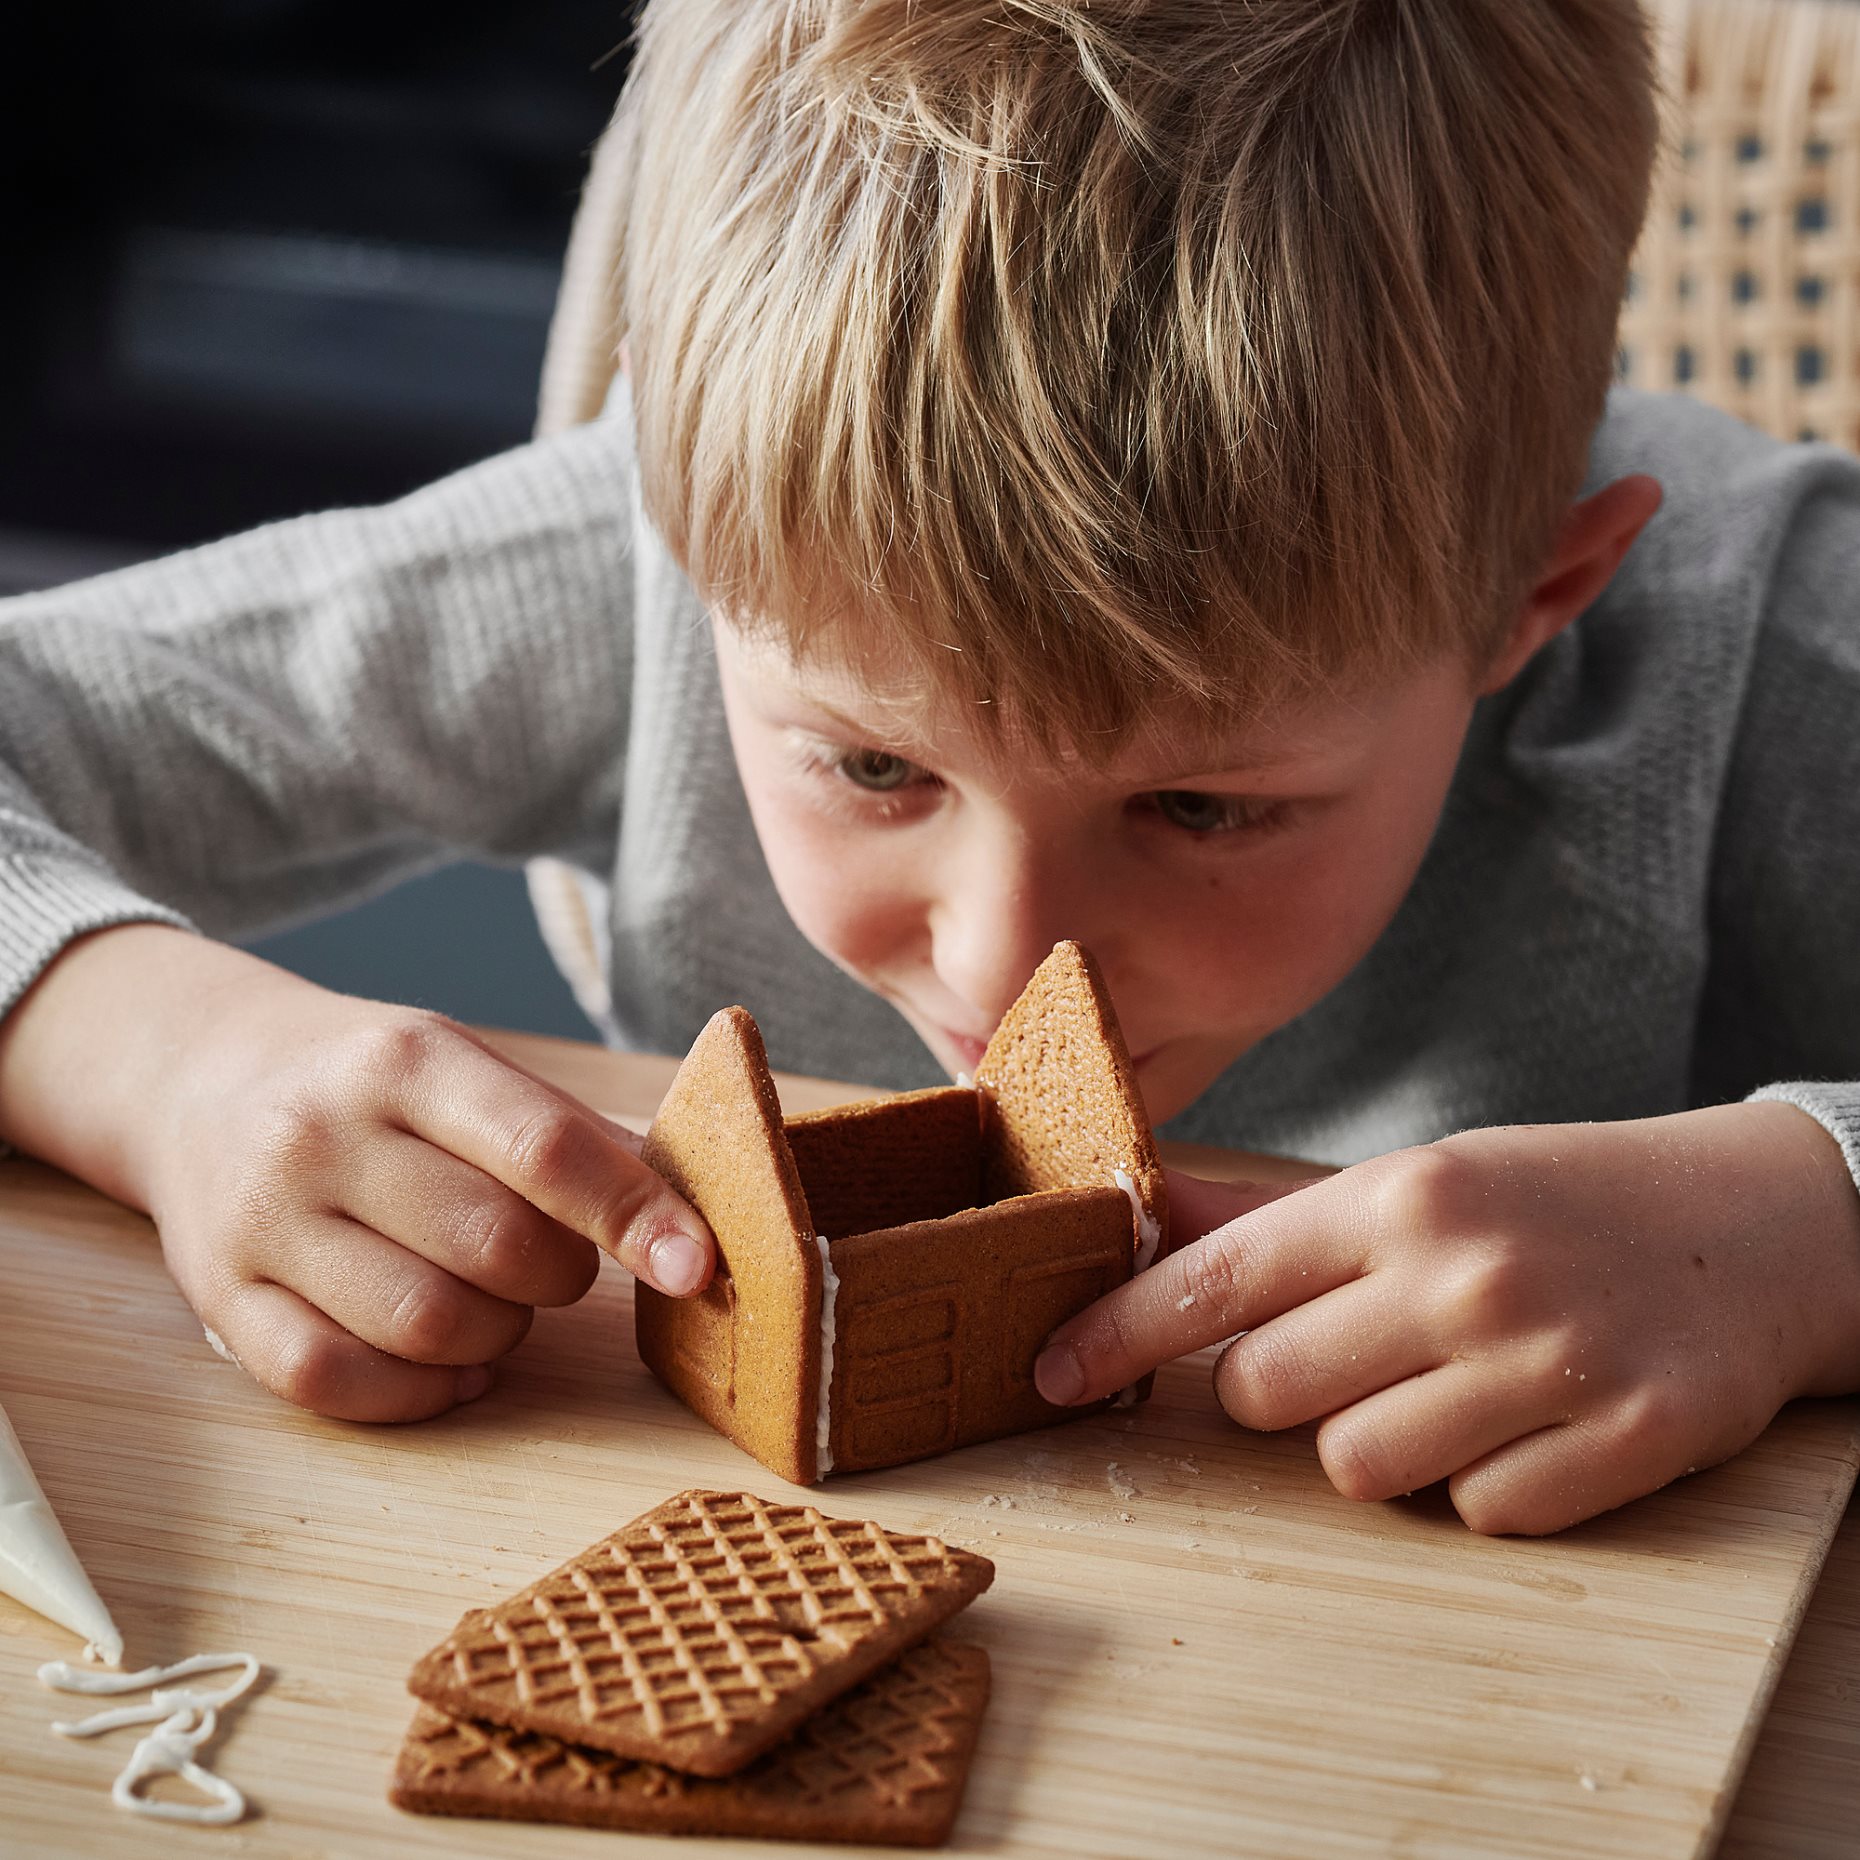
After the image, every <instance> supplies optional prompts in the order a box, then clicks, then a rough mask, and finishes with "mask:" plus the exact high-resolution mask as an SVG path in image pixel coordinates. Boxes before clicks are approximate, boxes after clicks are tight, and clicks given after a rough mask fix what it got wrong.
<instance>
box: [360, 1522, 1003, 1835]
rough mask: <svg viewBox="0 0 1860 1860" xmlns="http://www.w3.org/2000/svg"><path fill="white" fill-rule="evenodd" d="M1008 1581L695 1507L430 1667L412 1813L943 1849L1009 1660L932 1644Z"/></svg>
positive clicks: (423, 1672)
mask: <svg viewBox="0 0 1860 1860" xmlns="http://www.w3.org/2000/svg"><path fill="white" fill-rule="evenodd" d="M993 1580H994V1565H993V1564H992V1563H990V1562H989V1561H988V1559H987V1558H986V1557H981V1556H976V1555H973V1554H972V1553H971V1552H969V1551H966V1550H957V1549H953V1548H951V1547H950V1546H948V1545H946V1544H943V1543H940V1542H938V1541H937V1539H935V1538H934V1537H906V1536H900V1535H899V1534H898V1533H896V1532H893V1531H887V1530H885V1529H884V1528H883V1527H882V1526H880V1525H877V1524H871V1523H862V1522H857V1521H852V1520H847V1519H838V1518H828V1517H825V1516H823V1515H822V1514H821V1513H820V1512H818V1511H816V1510H814V1509H813V1508H812V1507H811V1506H802V1505H776V1504H770V1503H768V1502H767V1501H765V1500H763V1499H759V1498H756V1497H753V1496H752V1495H750V1494H748V1493H741V1492H739V1493H721V1492H684V1493H681V1494H680V1495H679V1496H678V1497H676V1498H673V1499H668V1500H667V1501H666V1502H665V1503H664V1504H662V1505H660V1506H657V1507H656V1508H655V1509H654V1510H652V1511H649V1512H647V1513H646V1514H645V1515H644V1516H643V1517H641V1518H638V1519H636V1520H635V1521H634V1522H633V1523H631V1524H629V1525H627V1526H626V1527H625V1528H624V1529H623V1530H620V1531H617V1532H615V1534H614V1535H613V1536H611V1537H608V1538H605V1539H603V1540H602V1541H601V1542H600V1543H597V1544H594V1545H593V1546H591V1547H590V1548H589V1549H587V1550H584V1551H583V1552H582V1553H581V1554H580V1555H579V1556H577V1557H574V1558H572V1559H570V1561H568V1562H567V1563H565V1564H563V1565H562V1567H561V1568H560V1569H558V1570H556V1571H555V1572H554V1573H553V1574H551V1575H548V1576H545V1577H544V1578H543V1579H542V1580H541V1581H540V1582H537V1583H534V1584H532V1585H531V1586H530V1587H529V1588H527V1589H525V1590H524V1591H523V1592H522V1593H521V1594H520V1595H516V1596H513V1597H511V1598H510V1600H508V1601H506V1602H503V1603H501V1604H499V1605H498V1606H497V1607H495V1608H490V1609H475V1610H473V1611H472V1612H471V1613H470V1614H468V1615H466V1616H465V1617H464V1619H463V1620H461V1621H460V1622H459V1624H458V1626H457V1627H456V1628H454V1629H453V1631H452V1632H451V1634H449V1635H448V1636H447V1637H446V1639H445V1640H444V1641H443V1642H441V1643H440V1645H439V1646H437V1647H435V1648H434V1649H433V1651H432V1652H431V1653H429V1654H427V1655H426V1657H425V1658H424V1659H422V1660H421V1661H420V1662H419V1663H418V1664H417V1665H416V1666H415V1667H414V1669H413V1672H412V1674H411V1675H410V1677H409V1679H408V1681H407V1684H408V1689H409V1690H410V1691H411V1692H412V1693H413V1694H414V1696H415V1697H416V1698H418V1699H420V1700H421V1701H422V1703H421V1706H420V1709H419V1711H418V1712H417V1714H416V1715H415V1717H414V1721H413V1724H412V1726H411V1727H410V1729H409V1730H408V1733H407V1739H406V1742H405V1744H404V1745H403V1746H402V1749H401V1754H400V1762H399V1765H398V1767H397V1768H396V1771H395V1775H394V1783H393V1787H392V1789H391V1790H390V1797H391V1799H392V1800H393V1801H394V1802H395V1803H396V1804H397V1805H398V1806H400V1807H402V1808H407V1809H413V1810H415V1811H417V1812H419V1813H422V1814H436V1815H483V1816H494V1817H497V1818H500V1819H503V1820H520V1821H556V1822H566V1823H570V1824H573V1825H576V1826H581V1827H596V1828H622V1829H631V1830H638V1831H657V1832H663V1833H687V1834H719V1835H724V1834H736V1835H759V1836H764V1837H772V1838H786V1839H793V1840H812V1841H876V1842H887V1843H892V1844H897V1845H909V1846H934V1845H935V1844H936V1843H938V1842H939V1841H942V1840H943V1839H945V1838H946V1837H947V1835H948V1833H949V1830H950V1827H951V1824H952V1823H953V1822H954V1820H955V1818H956V1810H957V1808H958V1806H959V1804H960V1802H961V1799H962V1789H963V1784H964V1782H965V1781H966V1780H967V1776H968V1768H969V1760H970V1757H971V1756H972V1754H973V1752H974V1748H975V1740H976V1734H977V1731H978V1729H979V1727H980V1723H981V1714H982V1709H983V1706H984V1705H985V1703H986V1702H987V1697H988V1656H987V1655H986V1654H985V1653H984V1652H983V1651H982V1650H981V1649H980V1648H979V1647H970V1646H962V1645H958V1644H955V1643H951V1642H947V1641H943V1640H939V1639H931V1638H930V1636H931V1635H932V1634H933V1633H934V1631H935V1630H936V1629H937V1628H938V1627H940V1626H941V1625H942V1624H943V1623H944V1622H946V1621H947V1620H949V1618H950V1617H951V1616H952V1615H954V1614H956V1613H957V1612H958V1611H959V1610H961V1609H962V1608H964V1607H966V1606H967V1605H968V1604H969V1603H970V1602H971V1601H973V1600H974V1598H975V1597H976V1596H977V1595H979V1594H980V1593H981V1592H982V1590H984V1589H985V1588H987V1587H988V1585H989V1583H990V1582H992V1581H993Z"/></svg>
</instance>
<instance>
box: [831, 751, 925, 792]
mask: <svg viewBox="0 0 1860 1860" xmlns="http://www.w3.org/2000/svg"><path fill="white" fill-rule="evenodd" d="M835 766H836V767H837V769H838V771H839V773H840V774H841V775H843V776H844V777H845V778H846V779H847V780H848V781H849V782H851V783H852V785H853V786H854V787H855V788H864V789H867V790H868V791H869V792H871V793H873V794H889V793H890V792H891V791H892V790H893V789H894V788H902V787H904V786H905V785H906V784H907V783H908V782H910V781H911V780H913V779H914V778H915V777H916V776H917V775H919V774H920V773H921V772H922V771H921V770H920V769H919V768H918V766H917V764H916V763H915V762H906V761H905V759H904V758H903V757H902V756H894V755H891V754H889V753H888V752H887V751H885V750H883V749H855V750H853V751H852V752H851V754H849V755H844V756H840V757H838V758H837V759H836V763H835Z"/></svg>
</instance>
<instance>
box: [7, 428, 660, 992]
mask: <svg viewBox="0 0 1860 1860" xmlns="http://www.w3.org/2000/svg"><path fill="white" fill-rule="evenodd" d="M633 520H634V474H633V469H632V453H631V440H630V434H629V433H628V431H627V428H626V424H625V423H624V422H622V421H618V420H613V421H603V422H600V423H598V424H597V425H594V426H590V427H586V428H582V429H579V430H577V431H575V432H572V433H569V434H566V435H564V436H562V437H560V438H558V439H553V440H549V441H545V442H541V443H538V444H536V445H532V446H526V447H523V448H520V449H519V450H517V451H514V452H511V453H507V454H505V455H503V456H501V457H498V458H494V459H491V460H488V461H486V462H485V463H483V464H481V465H477V466H474V467H472V468H471V469H469V470H467V471H464V472H461V473H459V474H458V475H456V476H455V477H452V478H449V479H446V480H444V481H443V482H441V483H439V484H437V485H434V486H431V487H429V488H427V489H425V490H422V491H419V492H416V493H415V494H414V495H412V496H411V497H408V498H405V499H403V500H401V501H400V502H398V503H395V504H390V505H387V506H384V507H382V508H380V509H377V510H364V511H336V512H331V513H327V514H324V515H320V516H314V517H306V518H300V519H296V520H293V521H290V522H285V523H279V524H274V525H271V526H269V527H267V528H264V529H261V530H256V531H253V532H251V533H250V534H248V535H244V536H238V537H234V538H232V539H230V540H228V541H225V542H221V543H216V544H212V545H210V546H208V547H206V548H203V549H197V550H192V551H189V552H187V553H185V554H182V555H177V556H173V557H170V558H168V559H167V560H164V561H160V562H155V563H150V564H148V565H145V566H142V567H137V568H131V569H127V570H124V571H122V572H120V573H116V574H112V575H106V576H102V577H99V578H98V579H96V580H93V581H88V582H80V583H76V584H73V585H71V586H68V587H63V588H56V589H52V590H49V591H47V592H44V593H40V594H33V595H26V596H22V597H18V598H15V599H13V600H9V601H0V1012H5V1011H7V1010H9V1009H10V1008H11V1007H12V1005H13V1004H14V1002H16V1001H17V1000H18V999H19V997H20V996H21V994H22V993H23V992H24V991H25V990H26V988H27V987H29V986H30V984H31V983H32V981H33V980H34V978H35V977H36V976H37V974H38V973H39V971H40V970H41V969H42V968H43V967H44V966H45V965H46V964H47V963H48V962H49V961H50V960H51V959H52V958H53V957H54V956H55V955H56V954H57V953H58V951H59V950H60V949H61V948H62V947H63V946H64V945H65V944H66V943H67V942H69V941H70V940H71V939H72V938H73V937H75V936H78V935H80V934H83V933H84V932H86V931H89V930H94V929H100V928H104V927H106V926H109V925H112V924H117V923H123V922H129V921H134V920H152V921H157V922H167V923H174V924H179V925H183V926H186V925H190V924H192V925H197V926H199V927H200V928H202V929H204V930H206V931H208V932H209V933H211V934H215V935H226V936H231V935H246V934H251V933H253V932H255V931H257V930H259V929H261V928H264V927H268V926H273V925H277V924H280V923H283V922H286V921H289V920H292V919H295V918H299V917H303V916H308V915H311V914H314V913H316V912H319V911H322V910H326V909H330V908H333V907H335V906H338V905H341V904H345V903H349V902H352V901H354V900H355V899H357V898H360V897H362V896H364V895H366V894H368V893H369V892H371V891H375V890H378V889H380V888H382V887H383V886H385V885H387V884H389V883H391V882H393V881H394V880H395V879H397V878H399V877H402V876H404V875H406V874H408V873H410V872H412V871H414V870H417V869H419V868H420V867H422V866H425V865H430V864H434V863H437V862H439V861H440V860H442V859H444V858H445V857H447V856H449V855H451V854H453V853H460V852H470V853H477V854H481V855H484V856H486V857H489V858H493V859H512V860H514V859H519V858H525V857H529V856H531V855H534V854H538V853H552V854H555V855H556V856H559V857H563V858H567V859H570V860H574V861H578V862H580V863H582V864H584V865H587V866H589V867H590V868H591V869H592V868H598V867H599V864H600V862H601V861H602V860H603V858H605V859H609V860H610V859H611V856H612V848H613V845H614V835H615V832H616V831H617V823H618V811H619V805H620V796H619V786H620V779H621V769H622V767H623V763H624V753H625V742H624V731H625V725H626V718H627V697H628V685H629V682H630V673H631V638H630V615H631V608H632V585H631V575H632V554H633V551H632V533H633Z"/></svg>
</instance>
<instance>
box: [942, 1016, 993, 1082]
mask: <svg viewBox="0 0 1860 1860" xmlns="http://www.w3.org/2000/svg"><path fill="white" fill-rule="evenodd" d="M937 1031H938V1032H939V1033H941V1034H942V1036H943V1043H944V1045H945V1046H947V1047H948V1048H949V1050H950V1051H951V1052H952V1053H954V1054H955V1055H956V1058H957V1060H958V1062H959V1066H960V1070H962V1071H964V1072H970V1073H972V1072H974V1070H975V1068H976V1067H977V1066H979V1065H980V1064H981V1063H982V1055H983V1054H984V1053H985V1052H987V1050H988V1042H987V1041H986V1040H978V1039H976V1038H975V1037H974V1035H972V1034H967V1033H952V1032H951V1031H950V1030H949V1028H947V1027H940V1028H938V1029H937Z"/></svg>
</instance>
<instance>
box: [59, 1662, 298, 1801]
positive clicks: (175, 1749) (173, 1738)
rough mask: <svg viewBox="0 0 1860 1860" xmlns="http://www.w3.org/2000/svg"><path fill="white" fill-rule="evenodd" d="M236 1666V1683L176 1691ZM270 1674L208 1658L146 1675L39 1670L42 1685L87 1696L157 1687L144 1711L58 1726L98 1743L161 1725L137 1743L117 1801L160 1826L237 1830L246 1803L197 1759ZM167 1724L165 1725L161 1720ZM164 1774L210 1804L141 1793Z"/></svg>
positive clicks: (115, 1790)
mask: <svg viewBox="0 0 1860 1860" xmlns="http://www.w3.org/2000/svg"><path fill="white" fill-rule="evenodd" d="M229 1666H236V1667H238V1668H239V1669H240V1672H239V1676H238V1677H237V1678H236V1679H234V1680H233V1681H231V1683H230V1684H227V1685H224V1686H220V1687H216V1688H213V1689H211V1690H196V1689H194V1688H192V1687H188V1686H170V1685H168V1684H167V1681H169V1680H171V1679H188V1678H191V1677H192V1676H193V1675H194V1674H195V1673H217V1672H223V1671H225V1669H226V1668H227V1667H229ZM262 1670H263V1669H262V1668H261V1667H260V1665H259V1663H258V1661H257V1660H256V1659H255V1658H254V1657H253V1656H252V1655H251V1654H249V1653H201V1654H196V1655H195V1656H194V1658H193V1659H191V1660H181V1661H178V1662H177V1663H176V1664H175V1665H173V1666H149V1667H144V1668H143V1670H142V1671H141V1672H139V1673H95V1672H85V1671H84V1670H83V1669H82V1668H80V1667H76V1666H67V1665H66V1664H65V1662H64V1661H62V1660H53V1661H51V1662H49V1663H48V1664H47V1665H44V1666H42V1667H40V1668H39V1683H40V1684H41V1685H46V1686H51V1687H54V1688H55V1689H56V1690H58V1691H60V1692H84V1693H89V1694H92V1695H93V1696H94V1695H98V1694H102V1695H105V1696H109V1695H113V1694H116V1693H121V1692H140V1691H141V1690H142V1689H143V1688H144V1687H145V1686H148V1687H153V1688H154V1690H153V1691H152V1692H151V1693H150V1695H149V1697H148V1698H147V1699H146V1700H144V1701H143V1703H142V1704H140V1705H119V1706H117V1707H115V1708H114V1709H113V1710H109V1711H100V1712H93V1713H92V1714H91V1716H90V1717H88V1718H81V1719H79V1720H78V1722H77V1723H75V1724H63V1723H60V1724H54V1725H53V1726H52V1729H53V1730H54V1731H56V1732H57V1733H58V1735H59V1736H60V1737H96V1736H99V1735H100V1734H101V1733H102V1732H105V1731H115V1730H119V1729H120V1728H121V1727H122V1726H124V1725H129V1724H153V1725H155V1729H154V1730H152V1731H151V1732H150V1733H149V1734H148V1736H146V1737H144V1738H140V1739H138V1740H137V1743H136V1747H135V1749H134V1750H132V1751H131V1752H130V1753H129V1761H128V1762H127V1763H126V1764H124V1766H123V1770H122V1774H121V1775H119V1776H118V1777H117V1779H116V1781H115V1782H114V1783H113V1784H112V1785H111V1787H110V1799H111V1801H113V1802H114V1803H115V1804H116V1806H117V1807H118V1808H120V1809H124V1810H126V1811H127V1812H128V1813H129V1814H132V1815H146V1816H148V1817H150V1818H151V1819H153V1820H156V1821H185V1822H191V1823H193V1824H195V1825H196V1826H200V1827H209V1828H224V1827H230V1826H231V1825H232V1824H233V1823H234V1822H235V1821H239V1820H241V1819H242V1818H243V1817H244V1815H245V1810H246V1802H245V1797H244V1796H243V1795H241V1794H240V1793H239V1791H238V1789H237V1788H235V1787H234V1786H233V1784H231V1783H229V1782H228V1781H227V1780H226V1779H225V1777H223V1776H215V1775H214V1774H213V1772H212V1771H211V1770H209V1769H206V1768H204V1767H203V1766H202V1765H200V1764H198V1763H196V1762H195V1761H194V1758H195V1756H196V1755H197V1754H198V1752H199V1750H200V1748H201V1746H202V1745H203V1744H206V1743H208V1742H210V1741H211V1739H212V1737H213V1735H214V1733H215V1732H216V1731H217V1730H218V1729H219V1711H220V1707H221V1706H222V1705H230V1704H231V1703H232V1702H233V1700H234V1699H236V1698H239V1697H241V1696H242V1695H243V1694H244V1693H246V1692H247V1691H249V1690H250V1689H251V1687H252V1685H253V1684H254V1682H255V1681H256V1680H257V1678H258V1675H259V1673H260V1672H261V1671H262ZM158 1719H159V1720H160V1722H159V1723H157V1722H156V1721H157V1720H158ZM157 1776H178V1777H180V1778H181V1780H182V1781H183V1782H186V1783H190V1784H192V1785H193V1787H194V1788H196V1789H198V1790H199V1791H200V1793H201V1794H202V1795H204V1796H205V1797H206V1798H207V1800H206V1801H204V1802H156V1801H151V1800H150V1799H149V1797H147V1796H145V1795H143V1794H142V1793H141V1787H142V1785H143V1784H144V1783H145V1782H149V1781H151V1780H152V1779H153V1778H155V1777H157Z"/></svg>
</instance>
